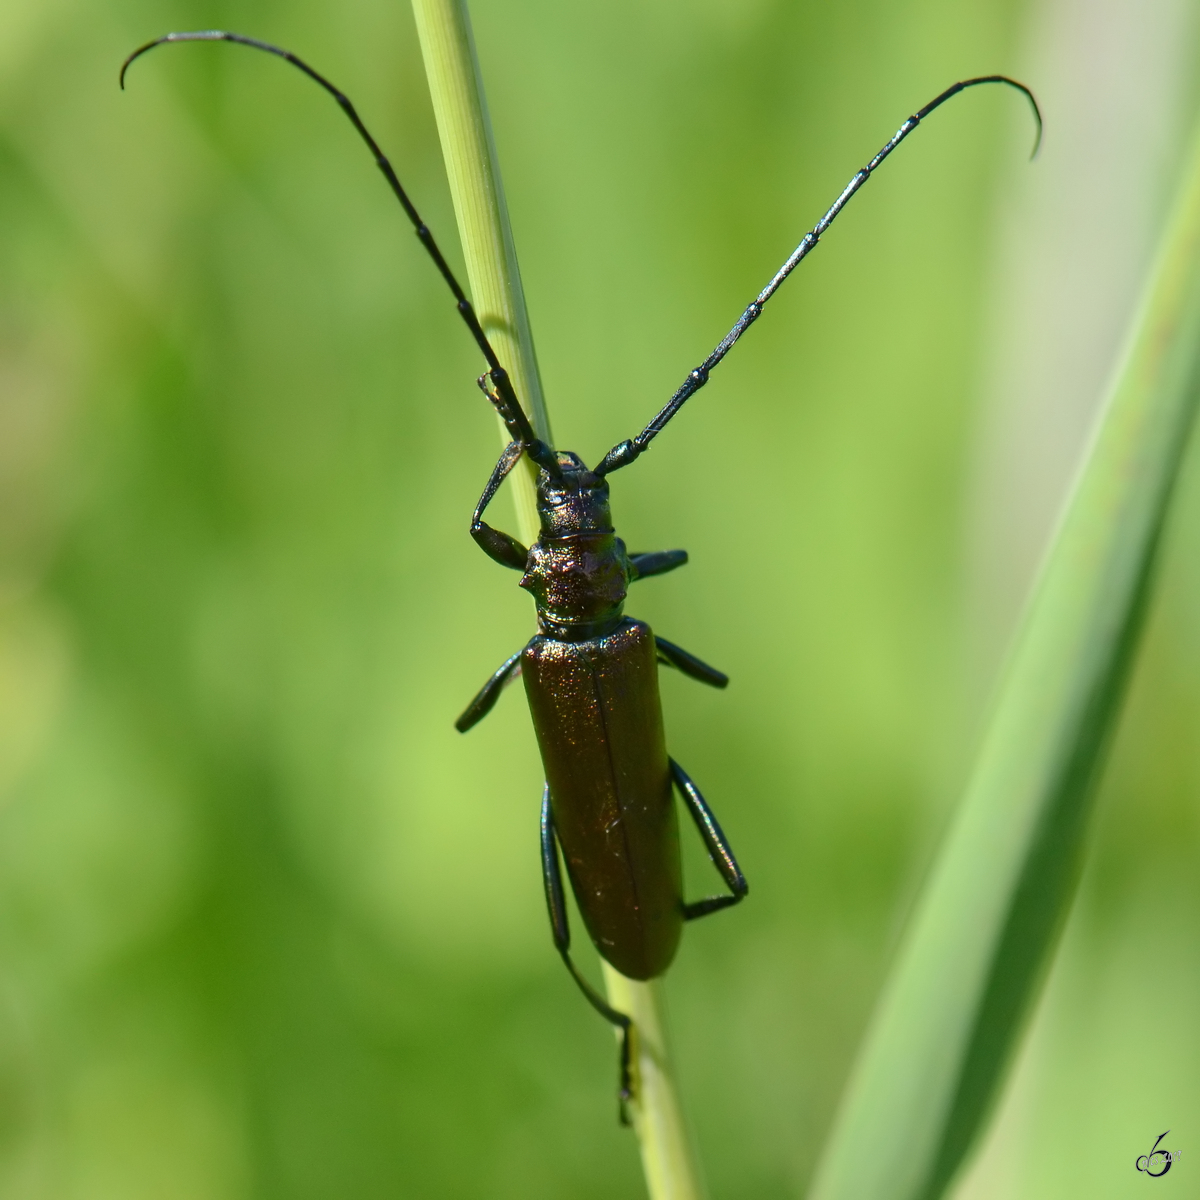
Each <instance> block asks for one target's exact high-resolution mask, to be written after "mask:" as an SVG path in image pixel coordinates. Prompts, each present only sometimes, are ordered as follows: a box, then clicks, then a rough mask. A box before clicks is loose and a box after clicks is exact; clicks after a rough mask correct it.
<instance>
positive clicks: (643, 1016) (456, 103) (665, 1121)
mask: <svg viewBox="0 0 1200 1200" xmlns="http://www.w3.org/2000/svg"><path fill="white" fill-rule="evenodd" d="M413 11H414V13H415V14H416V19H417V30H418V33H419V34H420V38H421V53H422V55H423V57H424V60H425V70H426V74H427V75H428V77H429V89H430V92H431V94H432V97H433V108H434V113H435V115H436V117H437V123H438V132H439V135H440V137H441V141H442V150H443V154H444V157H445V160H446V173H447V175H448V176H449V180H450V191H451V194H452V196H453V199H454V211H455V214H456V216H457V218H458V228H459V233H460V235H461V237H462V242H463V253H464V255H465V257H466V260H467V275H468V278H469V280H470V284H471V294H472V297H473V300H474V303H475V305H476V307H477V310H478V313H479V319H480V323H481V324H482V325H483V328H484V330H485V331H486V332H487V335H488V338H489V340H490V341H491V342H492V345H493V346H495V347H496V353H497V354H498V355H499V357H500V361H501V362H502V363H503V364H504V365H505V367H506V368H507V369H508V370H509V372H510V374H511V375H512V377H513V383H514V385H515V386H516V389H517V395H518V396H519V397H520V399H521V402H522V403H523V404H524V405H525V406H526V409H527V411H529V412H530V415H531V418H532V420H533V423H534V427H535V428H536V430H537V432H538V434H539V436H541V437H542V438H544V439H545V440H546V441H548V442H549V441H550V440H551V439H550V425H549V419H548V417H547V415H546V409H545V406H544V404H543V401H542V394H541V384H540V382H539V380H538V374H537V360H536V358H535V357H534V352H533V339H532V335H531V333H530V329H529V318H528V316H527V315H526V311H525V297H524V294H523V292H522V289H521V277H520V273H519V271H518V269H517V257H516V249H515V246H514V243H513V237H512V230H511V228H510V226H509V220H508V209H507V206H506V205H505V203H504V193H503V189H502V186H501V182H500V169H499V165H498V164H497V162H496V150H495V143H494V141H493V139H492V131H491V124H490V122H489V120H488V115H487V107H486V104H485V102H484V98H483V85H482V82H481V80H480V75H479V61H478V58H477V56H476V53H475V45H474V40H473V38H472V34H471V22H470V17H469V15H468V13H467V6H466V0H413ZM501 440H502V443H507V441H508V434H507V433H506V432H504V430H503V426H501ZM551 444H553V443H551ZM518 475H519V476H520V477H519V478H518ZM510 478H511V479H513V480H514V482H515V483H516V485H517V493H516V495H517V514H518V527H519V529H520V534H521V537H522V539H523V540H524V541H525V542H527V543H529V544H532V543H533V542H534V540H535V539H536V538H537V534H538V519H537V512H536V508H535V494H534V488H533V471H532V470H531V471H530V472H529V473H524V472H520V473H519V472H515V471H514V472H513V475H512V476H510ZM531 830H532V826H531ZM547 948H549V930H547ZM604 965H605V972H604V976H605V983H606V986H607V988H608V993H609V1000H610V1002H611V1003H612V1004H613V1005H614V1007H616V1008H617V1009H619V1010H620V1011H622V1012H626V1013H628V1014H629V1015H630V1016H632V1017H633V1018H634V1023H635V1027H636V1029H637V1035H636V1037H635V1040H634V1050H635V1055H636V1058H635V1068H634V1077H635V1080H636V1092H637V1094H636V1097H635V1100H634V1101H633V1103H632V1104H631V1105H630V1108H631V1109H632V1115H633V1124H634V1130H635V1132H636V1134H637V1138H638V1143H639V1146H640V1148H641V1153H642V1167H643V1170H644V1172H645V1176H646V1185H647V1188H648V1190H649V1193H650V1196H651V1200H700V1197H701V1196H702V1195H703V1192H702V1186H703V1185H702V1183H701V1182H700V1173H699V1170H698V1168H697V1166H696V1163H695V1156H694V1154H693V1152H692V1148H691V1144H690V1142H689V1139H688V1135H687V1127H686V1125H685V1123H684V1121H683V1118H682V1115H681V1109H680V1105H679V1100H678V1096H677V1094H676V1088H675V1083H674V1077H673V1074H672V1071H671V1067H670V1061H669V1059H668V1056H667V1039H666V1037H665V1034H664V1029H663V1025H664V1022H663V1015H662V1006H661V1003H660V1001H659V998H658V993H657V989H656V986H655V984H654V982H653V981H651V982H649V983H639V982H636V981H634V980H632V979H626V978H625V977H624V976H623V975H620V974H619V973H618V972H616V971H613V970H612V969H611V968H609V967H608V965H607V964H604Z"/></svg>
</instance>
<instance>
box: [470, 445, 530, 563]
mask: <svg viewBox="0 0 1200 1200" xmlns="http://www.w3.org/2000/svg"><path fill="white" fill-rule="evenodd" d="M524 451H525V447H524V446H522V445H521V443H520V442H509V444H508V446H507V447H506V448H505V451H504V453H503V454H502V455H500V461H499V462H498V463H497V464H496V467H495V469H494V470H493V471H492V474H491V477H490V478H489V479H488V481H487V487H485V488H484V489H483V495H482V496H480V497H479V503H478V504H477V505H476V506H475V512H474V514H473V515H472V517H471V536H472V537H473V538H474V539H475V541H476V542H477V543H478V544H479V548H480V549H481V550H482V551H483V552H484V554H486V555H487V556H488V557H489V558H491V559H494V560H495V561H496V562H498V563H499V564H500V565H501V566H502V567H512V569H513V570H514V571H523V570H525V560H526V559H527V558H528V557H529V551H528V550H527V549H526V548H525V547H524V546H522V545H521V543H520V542H518V541H517V539H516V538H515V537H513V536H512V535H511V534H508V533H504V532H503V531H502V530H500V529H493V528H492V527H491V526H490V525H489V524H488V523H487V522H486V521H485V520H484V519H483V510H484V509H485V508H487V506H488V505H489V504H490V503H491V502H492V497H493V496H494V495H495V494H496V491H497V489H498V488H499V487H500V485H501V484H502V483H503V482H504V479H505V476H506V475H507V474H508V473H509V471H511V470H512V469H513V467H515V466H516V465H517V462H518V461H519V460H520V457H521V455H522V454H523V453H524Z"/></svg>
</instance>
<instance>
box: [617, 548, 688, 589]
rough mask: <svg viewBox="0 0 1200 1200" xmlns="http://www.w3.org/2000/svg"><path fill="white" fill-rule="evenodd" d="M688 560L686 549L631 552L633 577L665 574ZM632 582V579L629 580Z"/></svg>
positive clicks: (630, 559)
mask: <svg viewBox="0 0 1200 1200" xmlns="http://www.w3.org/2000/svg"><path fill="white" fill-rule="evenodd" d="M687 560H688V553H687V551H686V550H655V551H653V552H652V553H650V554H631V555H630V556H629V561H630V563H631V565H632V566H633V579H645V578H646V576H647V575H665V574H666V573H667V572H668V571H673V570H675V568H676V567H682V566H683V565H684V563H686V562H687ZM630 582H631V583H632V582H633V580H630Z"/></svg>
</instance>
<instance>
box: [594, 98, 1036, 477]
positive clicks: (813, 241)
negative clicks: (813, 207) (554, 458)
mask: <svg viewBox="0 0 1200 1200" xmlns="http://www.w3.org/2000/svg"><path fill="white" fill-rule="evenodd" d="M982 83H1002V84H1005V85H1006V86H1008V87H1011V88H1016V90H1017V91H1019V92H1022V93H1024V95H1025V96H1026V97H1027V98H1028V100H1029V103H1030V105H1031V106H1032V108H1033V117H1034V120H1035V121H1036V122H1037V136H1036V138H1035V139H1034V143H1033V155H1036V154H1037V152H1038V147H1039V146H1040V145H1041V142H1042V113H1041V110H1040V109H1039V108H1038V102H1037V100H1036V99H1035V98H1034V95H1033V92H1031V91H1030V90H1029V88H1027V87H1026V86H1025V85H1024V84H1023V83H1018V82H1017V81H1016V80H1015V79H1009V77H1008V76H1007V75H981V76H979V77H978V78H977V79H964V80H962V81H961V82H959V83H955V84H952V85H951V86H950V87H948V88H947V89H946V90H945V91H944V92H942V93H941V94H940V95H937V96H935V97H934V98H933V99H932V100H930V102H929V103H928V104H926V105H925V107H924V108H921V109H918V110H917V111H916V112H915V113H914V114H913V115H912V116H911V117H909V118H908V120H907V121H905V122H904V124H903V125H901V126H900V128H899V129H897V130H896V132H895V133H894V134H893V135H892V137H891V139H890V141H888V143H887V145H885V146H884V147H883V149H882V150H880V151H879V153H878V154H876V155H875V157H874V158H873V159H871V161H870V162H869V163H867V165H866V166H865V167H863V168H862V169H861V170H860V171H859V172H858V174H857V175H855V176H854V178H853V179H851V180H850V182H849V183H848V184H847V185H846V186H845V188H844V189H843V190H842V194H841V195H840V196H838V198H837V199H836V200H835V201H834V202H833V204H832V205H831V206H830V208H829V211H828V212H827V213H826V214H825V215H824V216H823V217H822V218H821V219H820V220H819V221H818V222H817V224H816V225H815V226H814V227H813V228H812V229H811V230H809V232H808V233H806V234H805V235H804V238H803V240H802V241H801V242H800V245H799V246H797V247H796V249H795V250H794V251H792V254H791V257H790V258H788V260H787V262H785V263H784V264H783V266H782V267H780V268H779V270H778V271H776V273H775V275H774V277H773V278H772V279H771V282H770V283H768V284H767V286H766V287H765V288H763V290H762V291H761V292H759V293H758V295H757V296H756V297H755V298H754V300H752V301H751V302H750V304H749V305H748V307H747V308H746V311H745V312H744V313H742V315H741V316H740V317H738V319H737V323H736V324H735V325H734V327H733V328H732V329H731V330H730V331H729V332H728V333H727V334H726V335H725V336H724V337H723V338H722V339H721V342H720V344H719V345H718V346H717V348H716V349H715V350H714V351H713V352H712V353H711V354H710V355H709V356H708V357H707V358H706V359H705V360H704V361H703V362H702V363H701V364H700V365H699V366H698V367H696V368H695V370H693V371H690V372H689V373H688V377H687V378H686V379H685V380H684V381H683V383H682V384H681V385H680V387H679V390H678V391H677V392H676V393H675V394H674V395H673V396H672V397H671V399H670V400H669V401H667V404H666V406H665V407H664V408H663V409H662V411H661V412H659V413H658V415H657V416H656V417H655V418H654V420H652V421H651V422H650V424H649V425H647V426H646V428H645V429H643V430H642V432H641V433H639V434H638V435H637V437H635V438H633V439H632V440H628V441H624V442H620V443H619V444H618V445H616V446H614V447H613V448H612V449H611V450H610V451H609V452H608V453H607V454H606V455H605V456H604V458H603V459H602V460H601V462H600V464H599V466H597V467H596V468H595V469H594V473H595V474H596V475H607V474H609V473H610V472H611V471H616V470H618V469H619V468H621V467H627V466H628V465H629V464H630V463H631V462H633V461H634V459H636V458H637V457H638V456H639V455H640V454H641V453H642V451H643V450H645V449H646V447H647V446H648V445H649V444H650V443H651V441H653V440H654V438H656V437H657V436H658V435H659V434H660V433H661V432H662V431H663V428H664V427H665V426H666V424H667V422H668V421H670V419H671V418H672V417H673V416H674V415H675V414H676V413H677V412H678V411H679V410H680V409H681V408H682V407H683V405H684V403H685V401H686V400H687V398H688V397H689V396H691V395H693V394H694V393H695V392H698V391H699V390H700V389H701V388H702V387H703V386H704V385H705V384H706V383H707V382H708V376H709V372H710V371H711V370H712V369H713V367H715V366H716V365H717V363H719V362H720V361H721V359H723V358H724V357H725V355H726V354H728V353H729V351H730V350H731V349H733V344H734V342H736V341H737V340H738V338H740V337H741V336H742V334H743V333H745V332H746V330H747V329H749V328H750V326H751V325H753V324H754V322H755V321H757V320H758V318H759V316H761V314H762V310H763V305H764V304H766V302H767V301H768V300H770V298H771V297H772V296H773V295H775V293H776V292H777V291H778V290H779V288H780V286H781V285H782V283H783V281H784V280H785V279H786V278H787V277H788V276H789V275H790V274H791V273H792V272H793V271H794V270H795V269H796V267H797V266H799V264H800V262H801V261H802V260H803V259H804V258H806V257H807V256H808V254H809V253H810V252H811V251H812V250H813V248H814V247H815V246H816V245H817V243H818V242H819V241H820V240H821V236H822V234H824V232H825V230H827V229H828V228H829V226H830V225H832V224H833V222H834V219H835V218H836V217H837V215H838V213H840V212H841V211H842V209H843V208H845V207H846V205H847V204H848V203H849V202H850V198H851V197H852V196H853V195H854V193H855V192H857V191H858V189H859V188H861V187H862V185H863V184H864V183H866V182H867V180H868V179H870V178H871V175H872V173H873V172H874V171H875V169H876V168H877V167H878V166H879V164H880V163H882V162H883V160H884V159H885V158H887V156H888V155H889V154H891V152H892V151H893V150H895V148H896V147H897V146H898V145H900V143H901V142H902V141H904V139H905V138H906V137H908V135H909V134H910V133H912V131H913V130H914V129H916V127H917V126H918V125H920V123H921V122H922V121H923V120H924V119H925V118H926V117H927V116H929V114H930V113H931V112H933V110H934V109H935V108H939V107H940V106H941V105H943V104H945V103H946V101H947V100H949V99H950V98H951V97H952V96H957V95H958V93H959V92H962V91H965V90H966V89H967V88H970V87H977V86H978V85H979V84H982ZM1033 155H1030V157H1031V158H1032V157H1033Z"/></svg>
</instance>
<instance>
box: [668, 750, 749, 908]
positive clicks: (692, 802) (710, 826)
mask: <svg viewBox="0 0 1200 1200" xmlns="http://www.w3.org/2000/svg"><path fill="white" fill-rule="evenodd" d="M670 763H671V778H672V779H673V780H674V781H675V786H676V787H677V788H678V789H679V794H680V795H681V796H682V797H683V802H684V804H686V805H687V810H688V812H689V813H691V816H692V820H693V821H695V822H696V828H697V829H698V830H699V831H700V836H701V838H702V839H703V840H704V845H705V847H706V848H707V850H708V853H709V855H710V857H711V858H712V860H713V865H714V866H715V867H716V868H717V870H718V871H720V872H721V878H722V879H723V880H725V886H726V887H727V888H728V889H729V893H730V894H729V895H728V896H709V897H707V898H706V899H704V900H693V901H692V903H691V904H685V905H684V906H683V919H684V920H685V921H694V920H695V919H696V918H697V917H706V916H708V914H709V913H712V912H716V911H717V910H718V909H721V908H728V907H729V906H730V905H731V904H736V903H737V902H738V901H739V900H741V899H743V898H744V897H745V895H746V893H747V892H749V891H750V885H749V884H748V883H747V882H746V877H745V876H744V875H743V874H742V868H741V867H739V866H738V864H737V859H736V858H734V857H733V851H732V850H731V849H730V848H729V842H728V841H726V839H725V834H724V833H723V832H722V831H721V826H720V825H718V824H717V818H716V817H714V816H713V811H712V809H711V808H709V807H708V804H707V803H706V802H705V800H704V797H703V796H702V795H701V794H700V789H699V788H698V787H697V786H696V785H695V784H694V783H693V782H692V780H691V778H690V777H689V776H688V773H687V772H686V771H685V770H684V769H683V768H682V767H681V766H680V765H679V764H678V763H677V762H676V761H675V760H674V759H673V758H672V759H670Z"/></svg>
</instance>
